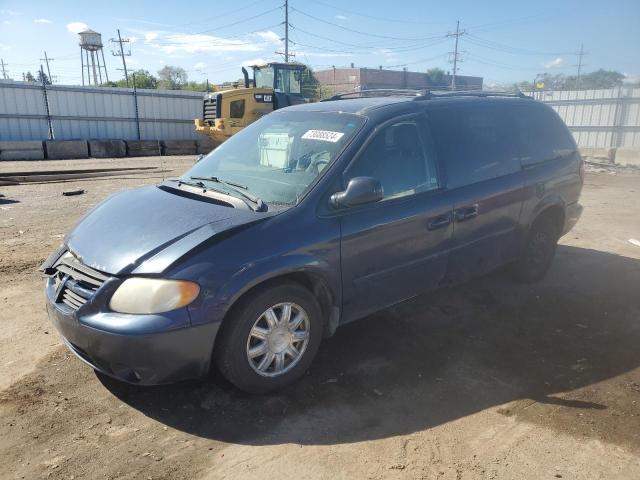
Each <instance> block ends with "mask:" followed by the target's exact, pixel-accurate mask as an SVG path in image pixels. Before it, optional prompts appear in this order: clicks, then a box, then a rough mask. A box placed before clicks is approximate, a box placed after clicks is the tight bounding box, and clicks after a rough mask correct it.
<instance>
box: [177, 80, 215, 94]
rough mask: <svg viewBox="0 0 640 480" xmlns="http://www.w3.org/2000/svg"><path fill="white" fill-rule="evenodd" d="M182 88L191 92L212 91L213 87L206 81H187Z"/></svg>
mask: <svg viewBox="0 0 640 480" xmlns="http://www.w3.org/2000/svg"><path fill="white" fill-rule="evenodd" d="M182 89H183V90H189V91H191V92H213V91H215V87H214V86H213V85H209V84H208V83H207V82H189V83H187V84H185V85H184V86H183V87H182Z"/></svg>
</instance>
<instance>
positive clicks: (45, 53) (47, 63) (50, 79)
mask: <svg viewBox="0 0 640 480" xmlns="http://www.w3.org/2000/svg"><path fill="white" fill-rule="evenodd" d="M54 60H55V59H54V58H49V57H47V51H46V50H45V52H44V58H41V59H40V61H41V62H44V63H45V64H46V65H47V75H49V81H50V82H51V83H53V78H51V69H50V68H49V62H53V61H54Z"/></svg>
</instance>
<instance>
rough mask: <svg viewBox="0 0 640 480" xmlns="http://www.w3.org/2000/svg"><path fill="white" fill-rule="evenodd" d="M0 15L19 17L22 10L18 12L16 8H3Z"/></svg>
mask: <svg viewBox="0 0 640 480" xmlns="http://www.w3.org/2000/svg"><path fill="white" fill-rule="evenodd" d="M0 15H1V16H3V17H17V16H18V15H20V12H16V11H15V10H8V9H6V8H5V9H2V10H0Z"/></svg>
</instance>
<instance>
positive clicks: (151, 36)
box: [144, 32, 160, 43]
mask: <svg viewBox="0 0 640 480" xmlns="http://www.w3.org/2000/svg"><path fill="white" fill-rule="evenodd" d="M159 35H160V34H159V33H158V32H146V33H145V34H144V43H151V42H153V41H154V40H155V39H156V38H158V36H159Z"/></svg>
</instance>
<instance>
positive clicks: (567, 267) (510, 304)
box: [99, 246, 640, 447]
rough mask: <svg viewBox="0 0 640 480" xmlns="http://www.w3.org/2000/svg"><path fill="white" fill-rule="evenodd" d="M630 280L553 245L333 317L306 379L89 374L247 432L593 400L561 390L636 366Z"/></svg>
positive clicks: (163, 410) (426, 424)
mask: <svg viewBox="0 0 640 480" xmlns="http://www.w3.org/2000/svg"><path fill="white" fill-rule="evenodd" d="M638 285H640V260H637V259H632V258H628V257H621V256H617V255H613V254H609V253H604V252H600V251H596V250H589V249H583V248H576V247H568V246H561V247H559V249H558V255H557V257H556V261H555V263H554V266H553V268H552V270H551V272H550V273H549V275H548V276H547V278H546V279H545V280H544V281H543V282H541V283H539V284H537V285H520V284H514V283H511V282H510V280H509V279H508V278H506V276H505V275H503V274H500V273H497V274H494V275H491V276H489V277H485V278H481V279H478V280H475V281H473V282H471V283H469V284H466V285H463V286H460V287H455V288H449V289H444V290H441V291H438V292H435V293H432V294H429V295H424V296H421V297H419V298H416V299H414V300H411V301H409V302H405V303H403V304H401V305H398V306H396V307H393V308H390V309H387V310H385V311H383V312H380V313H378V314H375V315H373V316H370V317H368V318H366V319H363V320H360V321H358V322H354V323H352V324H349V325H345V326H344V327H341V328H340V329H338V331H337V333H336V335H335V336H334V337H333V338H331V339H329V340H326V341H325V342H324V344H323V346H322V347H321V349H320V352H319V354H318V356H317V358H316V360H315V361H314V364H313V367H312V369H311V370H310V371H309V372H308V374H307V375H306V376H305V377H304V378H303V379H302V381H300V382H298V383H297V384H295V385H293V386H291V387H289V388H287V389H285V390H284V391H281V392H278V393H276V394H272V395H268V396H250V395H246V394H243V393H241V392H239V391H237V390H236V389H234V388H233V387H232V386H230V385H229V384H228V383H226V382H225V381H224V380H222V379H221V378H214V379H213V380H210V381H202V382H185V383H180V384H176V385H170V386H161V387H149V388H138V387H132V386H128V385H125V384H122V383H119V382H116V381H113V380H110V379H108V378H105V377H103V376H100V377H99V378H100V380H101V381H102V382H103V383H104V384H105V386H106V387H107V388H108V389H109V390H110V391H111V392H112V393H113V394H114V395H116V396H117V397H118V398H119V399H121V400H122V401H123V402H125V403H127V404H129V405H130V406H132V407H133V408H135V409H138V410H139V411H141V412H142V413H144V414H145V415H147V416H149V417H151V418H154V419H156V420H157V421H159V422H162V423H163V424H165V425H169V426H171V427H173V428H176V429H178V430H181V431H184V432H188V433H191V434H194V435H198V436H201V437H206V438H211V439H216V440H222V441H227V442H236V443H244V444H251V445H263V444H280V443H288V442H293V443H300V444H338V443H347V442H356V441H363V440H371V439H377V438H386V437H392V436H396V435H403V434H410V433H413V432H416V431H421V430H425V429H428V428H430V427H433V426H437V425H440V424H443V423H445V422H449V421H452V420H456V419H458V418H461V417H465V416H467V415H470V414H472V413H475V412H478V411H481V410H485V409H487V408H491V407H497V406H499V405H502V404H505V403H508V402H511V401H515V400H522V399H530V400H531V402H530V404H533V403H539V404H542V407H544V406H545V405H544V404H549V405H553V406H554V408H566V409H578V410H577V411H578V412H597V411H599V410H606V409H608V408H609V405H607V402H606V401H602V400H600V401H592V399H591V400H590V399H587V400H582V399H564V398H562V393H561V392H567V391H571V390H575V389H578V388H580V387H585V386H590V385H593V384H595V383H597V382H600V381H603V380H607V379H611V378H613V377H616V376H618V375H621V374H624V373H627V372H629V371H631V370H633V369H635V368H637V367H638V366H640V349H639V348H638V345H639V344H640V325H639V323H640V322H638V318H640V317H639V314H640V295H638V293H639V291H638ZM570 411H571V418H573V419H575V418H576V417H575V416H576V415H577V413H576V412H575V411H573V410H570ZM543 416H544V415H535V417H543ZM634 418H635V419H636V420H637V417H634ZM636 420H631V419H628V420H627V422H629V421H636ZM534 421H535V420H534ZM590 428H591V430H590V431H593V430H594V428H593V425H592V426H591V427H590ZM629 428H633V429H634V431H637V429H638V428H640V424H638V422H637V421H636V425H635V427H634V426H633V425H629ZM595 434H596V435H597V432H596V433H595ZM623 440H624V438H623ZM614 441H615V438H614ZM638 447H640V445H638Z"/></svg>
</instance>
